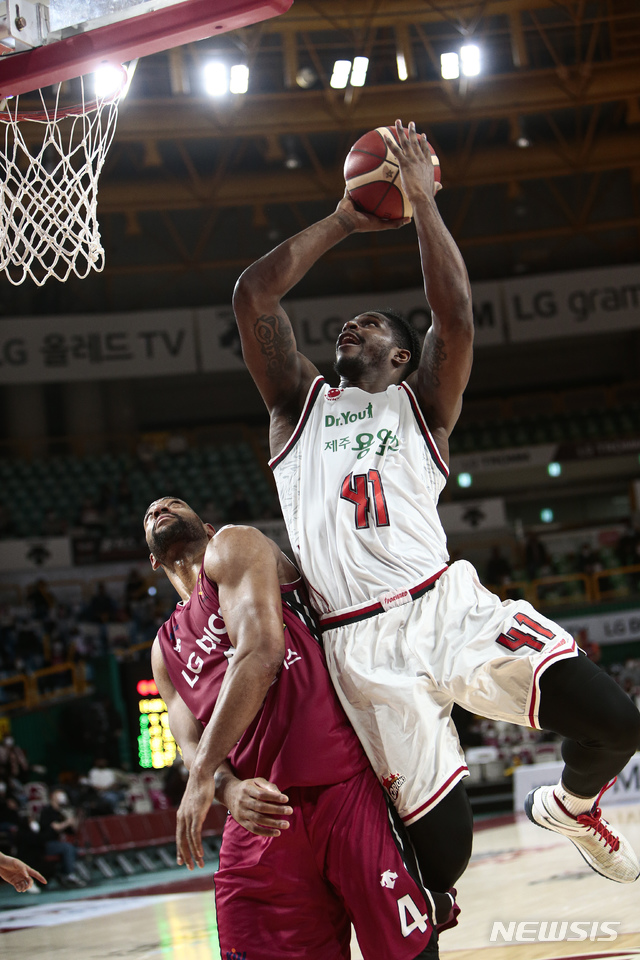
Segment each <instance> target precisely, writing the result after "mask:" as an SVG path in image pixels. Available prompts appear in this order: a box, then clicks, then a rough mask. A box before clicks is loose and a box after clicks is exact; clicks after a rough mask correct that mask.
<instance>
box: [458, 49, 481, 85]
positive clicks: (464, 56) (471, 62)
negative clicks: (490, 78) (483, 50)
mask: <svg viewBox="0 0 640 960" xmlns="http://www.w3.org/2000/svg"><path fill="white" fill-rule="evenodd" d="M460 62H461V64H462V73H463V75H464V76H465V77H477V76H478V74H479V73H480V47H477V46H476V45H475V43H465V45H464V46H463V47H460Z"/></svg>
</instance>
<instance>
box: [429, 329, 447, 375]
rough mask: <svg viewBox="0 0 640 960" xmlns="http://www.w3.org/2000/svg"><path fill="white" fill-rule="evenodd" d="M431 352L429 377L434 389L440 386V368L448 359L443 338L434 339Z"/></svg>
mask: <svg viewBox="0 0 640 960" xmlns="http://www.w3.org/2000/svg"><path fill="white" fill-rule="evenodd" d="M430 346H431V349H430V351H429V355H428V356H429V368H428V369H429V376H430V378H431V383H432V384H433V386H434V387H439V386H440V373H439V371H440V367H441V366H442V364H443V363H444V361H445V360H446V359H447V352H446V350H445V348H444V340H443V339H442V337H434V338H433V340H432V341H431V344H430Z"/></svg>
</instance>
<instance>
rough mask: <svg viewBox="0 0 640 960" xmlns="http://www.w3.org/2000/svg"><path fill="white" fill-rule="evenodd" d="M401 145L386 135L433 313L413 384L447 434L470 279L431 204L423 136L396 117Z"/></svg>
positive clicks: (454, 408)
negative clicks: (407, 206) (408, 210)
mask: <svg viewBox="0 0 640 960" xmlns="http://www.w3.org/2000/svg"><path fill="white" fill-rule="evenodd" d="M396 132H397V135H398V140H399V144H396V143H395V142H394V141H393V138H392V137H389V139H388V143H389V147H390V149H391V151H392V153H393V154H394V156H395V157H396V159H397V160H398V163H399V166H400V176H401V179H402V186H403V189H404V191H405V193H406V194H407V196H408V197H409V200H410V201H411V204H412V206H413V218H414V221H415V225H416V231H417V233H418V242H419V245H420V259H421V262H422V274H423V276H424V288H425V294H426V297H427V300H428V302H429V305H430V307H431V311H432V326H431V328H430V330H429V331H428V333H427V336H426V337H425V342H424V347H423V350H422V356H421V358H420V366H419V368H418V370H417V371H416V372H415V373H413V374H411V376H410V377H409V383H410V384H411V386H412V387H413V389H414V390H415V392H416V395H417V397H418V400H419V402H420V405H421V407H422V409H423V412H424V414H425V416H426V418H427V423H428V424H429V427H430V428H431V430H432V431H433V432H434V434H435V435H436V439H439V438H438V434H440V435H442V436H444V438H445V444H446V437H448V436H449V434H450V433H451V431H452V429H453V427H454V425H455V423H456V420H457V419H458V416H459V415H460V409H461V407H462V394H463V392H464V389H465V387H466V385H467V382H468V380H469V374H470V373H471V362H472V351H473V313H472V309H471V289H470V287H469V277H468V275H467V269H466V267H465V264H464V260H463V259H462V256H461V254H460V251H459V249H458V247H457V245H456V243H455V241H454V239H453V237H452V236H451V234H450V233H449V231H448V230H447V228H446V226H445V224H444V222H443V220H442V218H441V216H440V213H439V211H438V208H437V206H436V202H435V189H434V178H433V164H432V162H431V155H430V152H429V147H428V145H427V141H426V138H425V137H424V135H418V134H417V133H416V129H415V124H413V123H411V124H410V125H409V134H408V136H407V134H406V133H405V132H404V129H403V127H402V124H401V123H400V121H396Z"/></svg>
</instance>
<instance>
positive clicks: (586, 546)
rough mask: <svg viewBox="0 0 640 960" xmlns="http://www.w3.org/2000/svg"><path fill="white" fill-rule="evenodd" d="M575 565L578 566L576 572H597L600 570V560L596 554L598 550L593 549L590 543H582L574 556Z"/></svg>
mask: <svg viewBox="0 0 640 960" xmlns="http://www.w3.org/2000/svg"><path fill="white" fill-rule="evenodd" d="M576 565H577V568H578V571H577V572H578V573H586V574H589V575H590V574H592V573H598V571H600V570H602V561H601V560H600V557H599V555H598V551H597V550H594V548H593V547H592V546H591V544H590V543H583V544H582V546H581V547H580V553H579V554H578V556H577V558H576Z"/></svg>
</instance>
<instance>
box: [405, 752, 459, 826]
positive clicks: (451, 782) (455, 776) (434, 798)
mask: <svg viewBox="0 0 640 960" xmlns="http://www.w3.org/2000/svg"><path fill="white" fill-rule="evenodd" d="M467 773H469V768H468V767H467V766H466V764H465V765H464V766H462V767H458V769H457V770H456V772H455V773H452V774H451V776H450V777H449V779H448V780H445V782H444V783H443V784H442V786H441V787H439V788H438V789H437V790H436V792H435V793H432V794H431V796H430V797H429V799H428V800H425V802H424V803H423V804H421V805H420V806H419V807H417V808H416V809H415V810H412V811H411V813H407V814H406V816H404V817H402V822H403V823H406V822H407V821H408V820H413V819H414V817H417V816H418V814H419V813H422V814H425V813H427V812H428V811H427V808H428V807H432V806H435V804H436V803H437V802H438V800H439V799H440V798H441V797H442V794H443V793H444V792H445V791H446V790H449V789H450V788H451V787H454V786H455V784H456V782H457V781H458V780H461V779H462V777H464V776H465V774H467Z"/></svg>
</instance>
